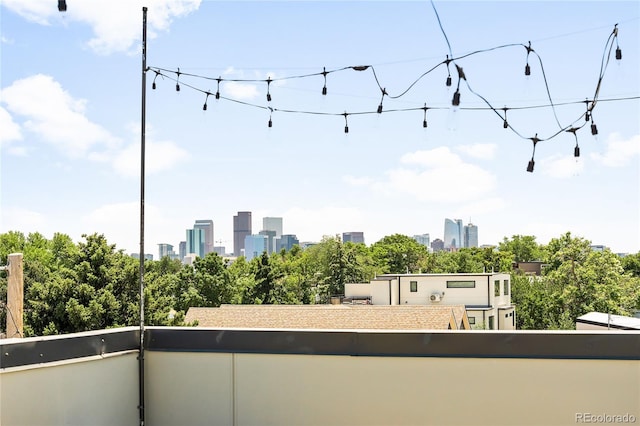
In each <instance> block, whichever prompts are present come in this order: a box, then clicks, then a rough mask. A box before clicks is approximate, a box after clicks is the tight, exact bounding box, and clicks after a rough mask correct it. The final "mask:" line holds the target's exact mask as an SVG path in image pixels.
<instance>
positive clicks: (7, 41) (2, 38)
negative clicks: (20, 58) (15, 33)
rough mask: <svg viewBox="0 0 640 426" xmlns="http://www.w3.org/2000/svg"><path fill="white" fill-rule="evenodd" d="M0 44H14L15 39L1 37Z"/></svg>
mask: <svg viewBox="0 0 640 426" xmlns="http://www.w3.org/2000/svg"><path fill="white" fill-rule="evenodd" d="M0 43H2V44H13V43H14V41H13V39H10V38H7V37H5V36H0Z"/></svg>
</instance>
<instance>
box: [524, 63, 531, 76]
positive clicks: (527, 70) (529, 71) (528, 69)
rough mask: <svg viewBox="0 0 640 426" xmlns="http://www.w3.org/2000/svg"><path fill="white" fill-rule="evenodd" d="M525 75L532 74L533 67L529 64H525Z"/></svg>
mask: <svg viewBox="0 0 640 426" xmlns="http://www.w3.org/2000/svg"><path fill="white" fill-rule="evenodd" d="M524 75H531V67H530V66H529V64H527V65H525V66H524Z"/></svg>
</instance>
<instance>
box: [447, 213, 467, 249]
mask: <svg viewBox="0 0 640 426" xmlns="http://www.w3.org/2000/svg"><path fill="white" fill-rule="evenodd" d="M463 236H464V230H463V227H462V220H461V219H455V220H451V219H445V220H444V248H445V250H452V249H459V248H461V247H464V237H463Z"/></svg>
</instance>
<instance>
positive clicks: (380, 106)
mask: <svg viewBox="0 0 640 426" xmlns="http://www.w3.org/2000/svg"><path fill="white" fill-rule="evenodd" d="M381 91H382V97H381V98H380V105H378V110H377V111H376V112H377V113H378V114H382V101H383V100H384V97H385V95H386V94H387V89H382V90H381Z"/></svg>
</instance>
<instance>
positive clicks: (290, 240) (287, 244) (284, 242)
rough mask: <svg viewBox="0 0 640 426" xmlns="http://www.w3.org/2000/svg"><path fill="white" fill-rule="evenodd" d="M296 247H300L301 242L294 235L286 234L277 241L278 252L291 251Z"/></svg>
mask: <svg viewBox="0 0 640 426" xmlns="http://www.w3.org/2000/svg"><path fill="white" fill-rule="evenodd" d="M295 245H300V241H298V237H296V236H295V235H292V234H285V235H283V236H281V237H280V238H279V239H278V240H277V242H276V251H278V252H280V250H282V249H285V250H286V251H289V250H291V248H292V247H293V246H295Z"/></svg>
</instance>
